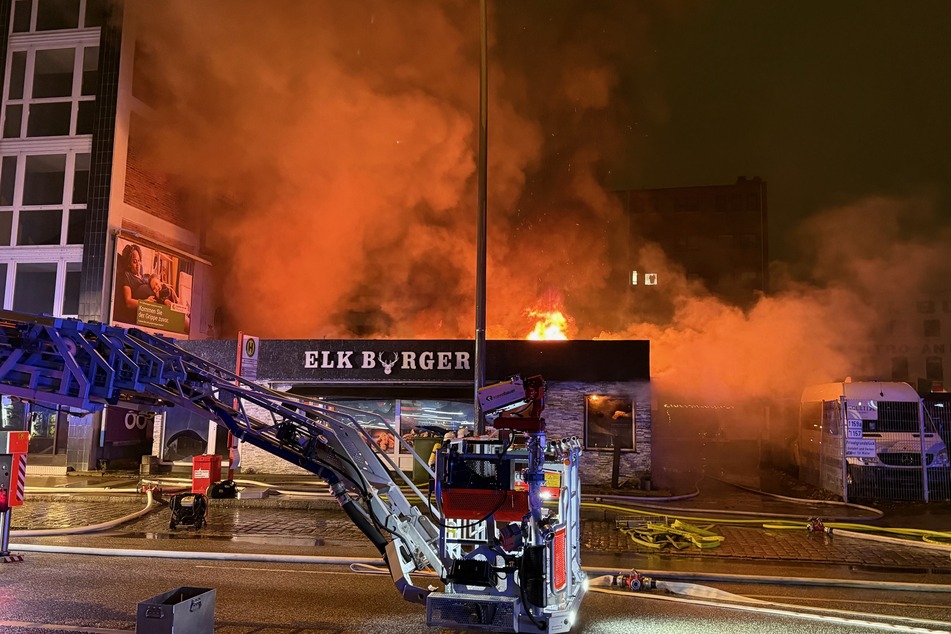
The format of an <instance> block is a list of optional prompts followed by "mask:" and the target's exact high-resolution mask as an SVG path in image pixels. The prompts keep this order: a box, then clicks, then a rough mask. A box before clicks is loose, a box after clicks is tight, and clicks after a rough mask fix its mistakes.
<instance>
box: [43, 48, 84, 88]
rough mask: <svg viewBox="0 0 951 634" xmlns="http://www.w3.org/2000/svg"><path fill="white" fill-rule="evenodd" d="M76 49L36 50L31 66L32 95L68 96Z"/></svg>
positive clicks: (71, 82) (71, 86) (71, 84)
mask: <svg viewBox="0 0 951 634" xmlns="http://www.w3.org/2000/svg"><path fill="white" fill-rule="evenodd" d="M75 55H76V49H72V48H57V49H50V50H41V51H37V52H36V59H35V61H34V64H35V66H34V68H33V97H34V98H35V99H42V98H44V97H70V96H72V94H73V65H74V63H75V61H74V58H75Z"/></svg>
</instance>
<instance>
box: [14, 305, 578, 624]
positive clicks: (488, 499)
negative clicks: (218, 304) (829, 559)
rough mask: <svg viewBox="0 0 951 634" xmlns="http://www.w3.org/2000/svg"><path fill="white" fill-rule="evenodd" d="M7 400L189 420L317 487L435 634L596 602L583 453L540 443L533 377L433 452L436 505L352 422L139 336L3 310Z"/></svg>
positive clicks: (541, 387) (500, 390)
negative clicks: (584, 540)
mask: <svg viewBox="0 0 951 634" xmlns="http://www.w3.org/2000/svg"><path fill="white" fill-rule="evenodd" d="M0 394H5V395H8V396H13V397H16V398H19V399H21V400H25V401H30V402H35V403H41V404H45V405H53V406H58V407H62V408H66V409H68V410H71V411H74V412H76V413H77V414H79V413H88V412H90V411H95V410H98V409H102V408H103V407H105V406H107V405H122V406H125V407H132V408H138V409H140V410H151V411H156V412H161V411H165V410H167V409H169V408H175V407H178V408H183V409H185V410H188V411H189V412H192V413H195V414H198V415H201V416H206V417H207V418H208V419H209V420H213V421H215V422H216V423H218V424H219V425H223V426H225V427H227V428H228V430H229V431H230V432H231V433H232V434H233V435H234V436H235V437H237V438H238V439H240V440H242V441H244V442H247V443H250V444H252V445H254V446H257V447H259V448H261V449H263V450H265V451H268V452H269V453H271V454H273V455H275V456H277V457H280V458H282V459H284V460H287V461H288V462H290V463H292V464H295V465H297V466H299V467H302V468H304V469H306V470H308V471H310V472H311V473H314V474H315V475H317V476H318V477H320V478H321V479H323V480H324V481H326V482H327V484H328V485H329V487H330V490H331V492H332V493H333V494H334V496H335V497H336V499H337V501H338V502H339V504H340V506H341V508H342V509H343V510H344V512H345V513H346V514H347V516H348V517H349V519H350V520H351V521H353V523H354V524H355V525H356V526H357V527H358V528H359V529H360V530H361V531H362V532H363V533H364V535H366V536H367V538H368V539H369V540H370V541H371V543H373V545H374V546H375V547H376V548H377V550H379V552H380V554H381V556H382V557H383V560H384V561H385V562H386V565H387V567H388V569H389V572H390V575H391V577H392V579H393V582H394V584H395V586H396V588H397V590H398V591H399V592H400V594H401V595H402V597H403V598H404V599H406V600H407V601H411V602H415V603H420V604H422V605H425V606H426V615H427V623H428V624H429V625H431V626H437V627H444V628H446V627H448V628H456V629H469V630H478V631H490V632H539V633H545V634H555V633H557V632H568V631H569V630H570V629H571V627H572V625H573V623H574V618H575V615H576V614H577V611H578V609H579V607H580V604H581V600H582V598H583V596H584V594H585V592H586V590H587V579H586V577H585V574H584V572H583V571H582V568H581V556H580V521H579V520H580V508H581V491H580V485H579V472H578V462H579V458H580V455H581V444H580V443H579V441H578V440H577V439H575V438H570V439H564V440H562V439H549V438H548V437H547V436H546V431H545V420H544V418H542V417H541V414H542V410H543V409H544V398H545V382H544V380H543V379H542V377H540V376H533V377H529V378H527V379H525V380H523V379H522V378H521V377H519V376H514V377H511V378H510V379H507V380H505V381H502V382H500V383H497V384H494V385H489V386H486V387H484V388H481V389H480V390H479V392H478V398H479V403H480V406H481V409H482V412H483V414H484V416H485V419H486V422H487V423H488V424H489V428H488V431H487V433H485V434H483V435H481V436H468V437H459V438H449V439H447V440H446V441H445V442H444V443H443V444H442V446H441V447H440V448H439V449H438V450H437V453H436V465H435V471H432V470H431V469H430V468H429V466H428V465H427V466H426V469H427V470H428V471H429V473H430V476H431V478H432V479H433V484H434V487H433V489H434V496H433V495H432V494H430V495H428V496H427V495H426V494H424V493H423V492H422V491H420V489H419V488H417V486H416V485H415V484H414V483H413V482H412V480H411V478H409V477H408V476H407V475H406V474H404V473H403V472H402V471H401V470H400V469H399V468H398V467H397V465H396V464H395V463H394V462H393V460H392V459H391V458H390V456H389V455H387V453H386V452H385V451H383V450H382V449H381V448H380V446H379V445H377V443H376V441H375V440H374V439H373V437H372V436H371V435H370V433H369V432H368V431H367V430H365V429H364V428H363V427H362V426H361V425H360V424H359V423H358V422H357V420H356V418H355V416H354V414H355V410H352V409H350V408H347V407H342V406H339V405H335V404H333V403H329V402H326V401H320V400H313V399H307V398H303V397H295V396H293V395H290V394H286V393H283V392H279V391H275V390H272V389H269V388H267V387H266V386H263V385H259V384H256V383H254V382H251V381H248V380H247V379H244V378H241V377H239V376H237V375H236V374H234V373H233V372H230V371H228V370H226V369H224V368H221V367H219V366H217V365H215V364H212V363H210V362H208V361H205V360H204V359H201V358H200V357H197V356H195V355H193V354H190V353H189V352H187V351H186V350H184V349H182V348H181V347H179V346H178V345H176V342H175V340H173V339H170V338H167V337H163V336H158V335H153V334H150V333H147V332H144V331H141V330H138V329H136V328H129V329H126V328H120V327H116V326H108V325H105V324H101V323H98V322H84V321H80V320H76V319H65V318H54V317H46V316H35V315H26V314H19V313H10V312H4V311H0ZM380 420H381V422H383V424H385V425H387V426H388V427H389V423H387V422H386V421H385V420H383V419H382V418H381V419H380ZM390 432H392V433H393V435H394V436H395V437H396V438H398V439H400V442H401V443H402V444H403V445H404V447H405V449H406V450H407V451H408V452H412V448H411V447H410V446H409V445H408V444H407V443H406V442H405V441H404V440H402V439H401V438H400V435H399V434H398V433H396V430H394V429H392V428H390ZM413 455H414V456H415V458H416V459H417V460H419V459H420V458H419V456H416V455H415V453H414V452H413ZM434 498H435V499H434ZM414 574H415V575H417V577H418V578H419V579H427V582H426V584H425V585H418V584H417V583H416V581H415V580H414V579H413V575H414ZM433 577H436V578H438V579H439V584H438V585H437V584H435V583H433V582H432V578H433Z"/></svg>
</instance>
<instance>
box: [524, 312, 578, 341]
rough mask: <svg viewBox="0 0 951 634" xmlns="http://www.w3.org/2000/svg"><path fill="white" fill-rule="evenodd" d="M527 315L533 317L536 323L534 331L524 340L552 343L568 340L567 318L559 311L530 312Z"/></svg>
mask: <svg viewBox="0 0 951 634" xmlns="http://www.w3.org/2000/svg"><path fill="white" fill-rule="evenodd" d="M528 314H529V316H530V317H535V318H536V322H535V328H534V330H532V332H531V333H530V334H529V335H528V336H527V337H525V338H526V339H532V340H536V341H537V340H547V341H552V340H564V339H567V338H568V318H567V317H565V315H564V314H563V313H562V312H561V311H560V310H552V311H548V312H544V311H538V310H530V311H528Z"/></svg>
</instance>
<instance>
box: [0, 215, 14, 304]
mask: <svg viewBox="0 0 951 634" xmlns="http://www.w3.org/2000/svg"><path fill="white" fill-rule="evenodd" d="M12 233H13V212H12V211H0V247H8V246H10V237H11V235H12ZM2 285H3V280H2V279H0V286H2Z"/></svg>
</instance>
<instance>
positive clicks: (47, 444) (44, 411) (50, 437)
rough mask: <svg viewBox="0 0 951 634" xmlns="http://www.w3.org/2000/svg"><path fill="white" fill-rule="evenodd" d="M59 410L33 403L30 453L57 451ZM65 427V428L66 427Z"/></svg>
mask: <svg viewBox="0 0 951 634" xmlns="http://www.w3.org/2000/svg"><path fill="white" fill-rule="evenodd" d="M58 419H59V412H58V411H57V410H56V409H51V408H48V407H43V406H42V405H39V404H33V406H32V407H31V408H30V453H31V454H53V453H56V431H57V428H58V425H57V421H58ZM64 429H65V428H64Z"/></svg>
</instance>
